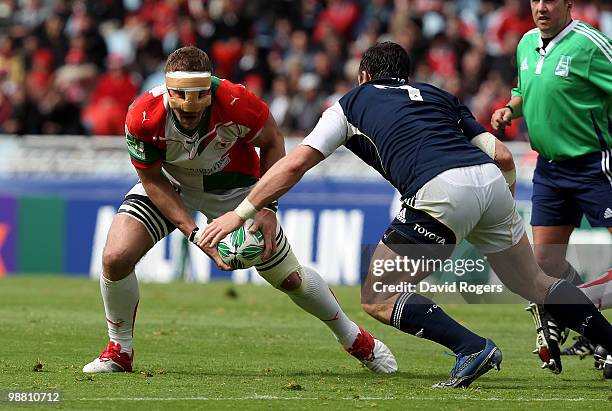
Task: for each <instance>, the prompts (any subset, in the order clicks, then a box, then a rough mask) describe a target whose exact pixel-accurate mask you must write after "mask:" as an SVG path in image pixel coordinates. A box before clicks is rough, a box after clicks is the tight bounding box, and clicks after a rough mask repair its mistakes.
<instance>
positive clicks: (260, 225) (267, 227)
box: [249, 208, 277, 261]
mask: <svg viewBox="0 0 612 411" xmlns="http://www.w3.org/2000/svg"><path fill="white" fill-rule="evenodd" d="M276 224H277V221H276V213H275V212H274V211H272V210H267V209H265V208H264V209H262V210H260V211H259V212H257V214H255V221H254V222H253V225H251V227H250V228H249V232H251V233H254V232H255V231H257V230H259V231H261V233H262V234H263V237H264V252H263V254H262V255H261V260H262V261H266V260H267V259H268V258H270V257H272V255H274V252H275V251H276V240H275V237H276Z"/></svg>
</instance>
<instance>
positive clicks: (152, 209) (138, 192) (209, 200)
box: [118, 182, 253, 242]
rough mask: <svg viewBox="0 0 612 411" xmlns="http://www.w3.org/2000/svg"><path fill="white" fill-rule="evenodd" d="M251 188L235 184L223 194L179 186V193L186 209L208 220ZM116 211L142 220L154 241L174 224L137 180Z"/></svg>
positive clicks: (240, 198)
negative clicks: (235, 185) (182, 188)
mask: <svg viewBox="0 0 612 411" xmlns="http://www.w3.org/2000/svg"><path fill="white" fill-rule="evenodd" d="M252 188H253V187H252V186H251V187H241V188H235V189H233V190H228V191H227V192H224V193H223V194H211V193H203V192H201V191H190V190H179V196H180V197H181V199H182V200H183V203H184V204H185V206H186V207H187V209H188V210H189V211H190V212H192V213H193V212H195V211H199V212H201V213H202V214H204V215H205V216H206V218H207V219H208V221H210V220H212V219H213V218H217V217H219V216H221V215H223V214H225V213H226V212H228V211H230V210H233V209H234V208H236V206H238V204H240V202H241V201H242V200H244V199H245V198H246V196H247V195H248V194H249V192H250V191H251V189H252ZM118 212H119V213H126V214H129V215H130V216H132V217H134V218H136V219H137V220H139V221H140V222H142V223H143V224H144V226H145V228H146V229H147V231H148V232H149V234H150V235H151V238H152V239H153V241H154V242H158V241H160V240H161V239H162V238H164V237H166V236H167V235H168V234H170V233H171V232H172V231H174V229H175V228H176V227H175V226H174V224H172V223H171V222H170V220H168V219H167V218H166V217H165V216H164V215H163V214H162V213H161V212H160V211H159V210H158V208H157V207H156V206H155V205H154V204H153V202H152V201H151V199H150V198H149V197H148V196H147V193H146V191H145V189H144V187H143V186H142V183H140V182H138V183H137V184H136V185H135V186H134V187H132V189H131V190H130V191H129V192H128V193H127V194H126V195H125V199H124V200H123V203H122V204H121V206H120V207H119V210H118Z"/></svg>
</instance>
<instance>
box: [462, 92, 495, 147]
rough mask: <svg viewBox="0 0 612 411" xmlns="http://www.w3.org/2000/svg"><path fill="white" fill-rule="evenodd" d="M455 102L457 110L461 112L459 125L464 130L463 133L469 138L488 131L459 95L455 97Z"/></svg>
mask: <svg viewBox="0 0 612 411" xmlns="http://www.w3.org/2000/svg"><path fill="white" fill-rule="evenodd" d="M455 103H456V110H457V111H458V114H459V127H460V128H461V130H463V134H465V135H466V137H467V138H468V139H469V140H471V139H473V138H474V137H476V136H477V135H478V134H481V133H484V132H485V131H487V130H486V129H485V128H484V127H483V126H482V124H480V123H479V122H478V121H476V119H475V118H474V115H473V114H472V112H471V111H470V109H469V108H467V106H466V105H465V104H463V103H462V102H461V100H459V99H458V98H457V97H455Z"/></svg>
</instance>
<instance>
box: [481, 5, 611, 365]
mask: <svg viewBox="0 0 612 411" xmlns="http://www.w3.org/2000/svg"><path fill="white" fill-rule="evenodd" d="M571 9H572V2H571V0H569V1H568V0H548V1H531V12H532V17H533V20H534V22H535V25H536V28H534V29H532V30H530V31H528V32H527V33H525V34H524V35H523V38H522V39H521V41H520V43H519V45H518V48H517V52H516V56H517V67H518V85H517V87H516V88H514V89H513V90H512V98H511V99H510V101H509V102H508V104H507V105H506V106H505V107H504V108H501V109H499V110H496V111H495V112H494V113H493V116H492V117H491V126H492V127H493V128H494V129H495V130H498V129H500V128H503V127H505V126H507V125H509V124H510V122H511V120H512V119H515V118H519V117H523V116H524V117H525V122H526V124H527V129H528V132H529V141H530V143H531V147H532V148H533V149H534V150H535V151H536V152H538V154H539V155H538V160H537V165H536V169H535V172H534V176H533V195H532V216H531V225H532V227H533V242H534V243H535V244H536V248H535V254H536V258H537V261H538V263H539V264H540V266H541V267H542V269H543V270H544V271H545V272H546V273H548V274H549V275H551V276H555V277H559V278H565V279H567V280H568V281H570V282H573V283H574V284H580V283H581V282H582V280H581V279H580V277H579V276H578V274H577V273H576V270H575V269H574V268H573V267H572V266H571V265H570V264H569V263H568V262H567V260H566V259H565V252H566V250H567V243H568V241H569V237H570V235H571V233H572V231H573V230H574V227H578V226H579V225H580V221H581V219H582V215H583V214H585V215H586V218H587V219H588V221H589V223H590V224H591V225H592V226H593V227H607V228H608V230H609V231H610V232H611V233H612V170H611V162H612V160H611V157H612V139H611V137H610V132H611V130H612V119H611V107H612V45H611V44H610V40H609V39H608V38H607V37H606V36H605V35H604V34H602V33H601V32H600V31H598V30H596V29H594V28H593V27H591V26H589V25H588V24H585V23H583V22H581V21H579V20H573V19H572V16H571ZM552 244H557V246H552V247H547V246H548V245H552ZM530 308H531V311H532V313H533V314H534V319H536V324H538V320H539V321H540V325H542V324H543V325H544V327H546V325H547V324H548V320H549V318H548V317H547V314H546V313H545V312H544V311H543V309H542V307H541V306H535V305H531V306H530ZM538 317H539V318H538ZM553 324H554V323H553ZM548 334H550V341H545V342H543V344H544V345H548V346H547V347H544V348H545V349H548V350H550V352H549V353H548V354H549V355H552V356H558V355H559V346H558V344H559V343H560V342H562V341H561V340H562V337H561V335H562V328H559V327H556V326H552V327H549V330H548ZM538 344H539V347H538V348H539V349H540V348H542V346H541V344H540V342H538ZM593 349H594V347H593V346H592V344H590V342H589V341H588V340H585V339H583V338H580V339H579V340H578V341H577V342H576V344H574V346H573V347H571V348H569V349H566V350H564V352H563V354H568V355H573V354H581V355H583V354H590V353H592V351H593ZM552 371H553V372H559V371H560V369H559V370H552Z"/></svg>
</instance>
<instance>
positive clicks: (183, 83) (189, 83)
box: [166, 71, 211, 113]
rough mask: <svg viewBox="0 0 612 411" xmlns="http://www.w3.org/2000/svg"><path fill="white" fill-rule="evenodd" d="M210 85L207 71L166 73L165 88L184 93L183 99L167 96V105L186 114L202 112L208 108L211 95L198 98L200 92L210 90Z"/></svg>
mask: <svg viewBox="0 0 612 411" xmlns="http://www.w3.org/2000/svg"><path fill="white" fill-rule="evenodd" d="M210 85H211V77H210V72H208V71H171V72H168V73H166V88H167V89H168V90H175V91H183V92H185V97H184V98H183V97H178V96H172V95H170V94H168V103H169V105H170V107H171V108H173V109H177V110H182V111H184V112H186V113H199V112H202V111H204V109H206V108H207V107H208V106H210V103H211V94H210V93H208V94H207V95H205V96H203V97H200V92H201V91H206V90H210Z"/></svg>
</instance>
